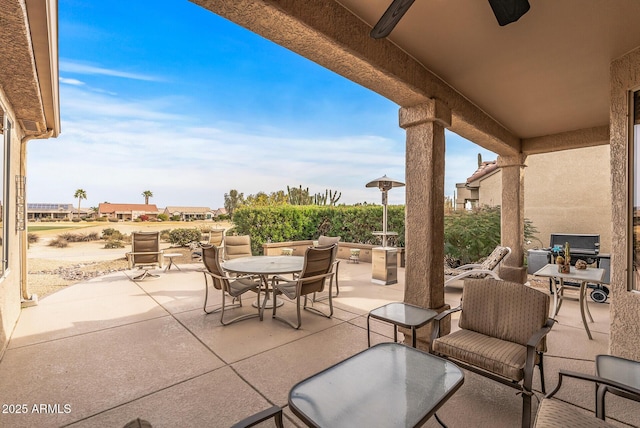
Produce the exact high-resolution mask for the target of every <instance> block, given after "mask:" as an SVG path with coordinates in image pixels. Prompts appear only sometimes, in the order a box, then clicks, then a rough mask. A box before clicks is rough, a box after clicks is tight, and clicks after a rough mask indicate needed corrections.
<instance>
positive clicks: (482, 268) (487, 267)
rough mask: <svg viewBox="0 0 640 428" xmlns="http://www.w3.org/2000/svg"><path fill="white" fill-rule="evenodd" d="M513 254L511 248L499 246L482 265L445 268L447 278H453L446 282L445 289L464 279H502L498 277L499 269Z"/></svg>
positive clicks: (471, 264)
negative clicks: (452, 283) (450, 284)
mask: <svg viewBox="0 0 640 428" xmlns="http://www.w3.org/2000/svg"><path fill="white" fill-rule="evenodd" d="M510 253H511V248H509V247H501V246H497V247H496V248H495V249H494V250H493V251H492V252H491V254H489V256H488V257H487V258H486V259H485V260H484V261H483V262H482V263H470V264H466V265H462V266H460V267H458V268H451V267H448V266H445V268H444V274H445V276H451V278H449V279H447V280H446V281H445V282H444V285H445V287H446V286H447V285H448V284H449V283H451V282H453V281H456V280H458V279H462V278H476V279H480V278H486V277H488V276H491V277H493V278H495V279H500V277H499V276H498V272H497V271H498V268H499V267H500V263H502V261H503V260H504V259H505V258H506V257H507V256H508V255H509V254H510Z"/></svg>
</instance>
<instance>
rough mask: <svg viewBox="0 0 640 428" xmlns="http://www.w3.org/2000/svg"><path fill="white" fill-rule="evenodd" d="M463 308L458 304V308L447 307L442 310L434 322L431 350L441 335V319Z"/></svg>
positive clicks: (430, 342)
mask: <svg viewBox="0 0 640 428" xmlns="http://www.w3.org/2000/svg"><path fill="white" fill-rule="evenodd" d="M461 310H462V306H458V307H457V308H451V309H447V310H446V311H443V312H440V313H439V314H438V315H437V316H436V317H435V318H434V319H433V322H432V326H433V327H432V329H431V340H430V341H429V352H430V353H431V352H432V351H433V341H434V340H436V339H437V338H439V337H440V321H442V320H443V319H444V318H446V317H447V316H449V315H451V314H452V313H454V312H459V311H461Z"/></svg>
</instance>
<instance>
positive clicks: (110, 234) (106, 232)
mask: <svg viewBox="0 0 640 428" xmlns="http://www.w3.org/2000/svg"><path fill="white" fill-rule="evenodd" d="M124 238H125V235H124V234H123V233H122V232H120V231H119V230H118V229H114V228H112V227H109V228H107V229H102V239H106V240H112V239H114V240H123V239H124Z"/></svg>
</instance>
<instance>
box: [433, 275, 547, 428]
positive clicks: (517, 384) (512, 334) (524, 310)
mask: <svg viewBox="0 0 640 428" xmlns="http://www.w3.org/2000/svg"><path fill="white" fill-rule="evenodd" d="M549 301H550V298H549V296H548V295H547V294H545V293H543V292H541V291H538V290H535V289H533V288H530V287H527V286H525V285H522V284H518V283H514V282H509V281H499V280H496V279H493V278H485V279H470V280H466V281H465V284H464V289H463V291H462V302H461V305H460V307H458V308H454V309H451V310H448V311H445V312H442V313H441V314H440V315H438V316H437V317H436V318H435V319H434V320H435V321H434V328H433V330H432V336H431V344H430V346H431V351H432V352H433V353H434V354H436V355H439V356H441V357H444V358H447V359H450V360H452V361H454V362H455V363H456V364H458V365H460V366H461V367H463V368H466V369H468V370H471V371H474V372H476V373H479V374H481V375H484V376H486V377H488V378H490V379H493V380H496V381H499V382H501V383H504V384H506V385H509V386H511V387H513V388H516V389H519V390H520V391H522V400H523V403H522V426H523V427H527V428H528V427H529V425H530V422H531V395H533V393H532V391H531V386H532V382H533V371H534V370H533V369H534V366H536V365H537V366H538V368H539V370H540V383H541V387H542V392H544V391H545V385H544V369H543V355H544V352H546V340H545V339H546V338H545V336H546V335H547V333H549V331H550V330H551V327H552V326H553V323H554V320H553V319H551V318H549V317H548V314H549ZM457 311H462V313H461V314H460V320H459V323H458V326H459V327H460V330H458V331H455V332H452V333H450V334H448V335H445V336H442V337H440V321H441V320H442V319H444V318H445V317H447V316H449V315H451V314H452V313H453V312H457Z"/></svg>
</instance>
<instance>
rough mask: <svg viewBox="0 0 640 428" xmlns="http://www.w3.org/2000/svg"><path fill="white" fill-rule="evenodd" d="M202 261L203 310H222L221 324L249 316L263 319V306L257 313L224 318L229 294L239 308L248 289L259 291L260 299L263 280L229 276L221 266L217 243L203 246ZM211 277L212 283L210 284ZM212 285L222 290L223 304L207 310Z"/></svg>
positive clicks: (227, 323)
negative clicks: (230, 318)
mask: <svg viewBox="0 0 640 428" xmlns="http://www.w3.org/2000/svg"><path fill="white" fill-rule="evenodd" d="M202 261H203V263H204V266H205V268H206V269H205V270H203V271H202V272H203V273H204V289H205V294H204V307H203V310H204V312H205V313H206V314H212V313H215V312H221V314H220V324H222V325H229V324H231V323H234V322H236V321H242V320H245V319H249V318H255V317H260V320H262V312H263V308H262V307H260V308H258V313H257V314H246V315H241V316H238V317H236V318H234V319H232V320H229V321H225V320H224V311H225V308H226V307H227V306H226V298H227V296H226V295H227V294H228V295H229V296H231V297H233V299H234V301H235V302H236V303H233V304H232V305H231V307H234V308H238V307H241V306H242V295H243V294H244V293H246V292H248V291H254V292H256V293H258V302H259V301H260V291H261V287H260V286H261V282H260V279H259V278H256V277H251V276H243V277H235V278H232V277H229V276H227V275H226V274H225V273H224V271H223V270H222V268H221V266H220V249H219V248H218V247H216V246H215V245H207V246H203V247H202ZM209 279H211V284H209ZM210 285H212V286H213V287H214V288H215V289H217V290H220V291H221V292H222V306H221V307H219V308H217V309H214V310H212V311H207V301H208V299H209V287H210Z"/></svg>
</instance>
